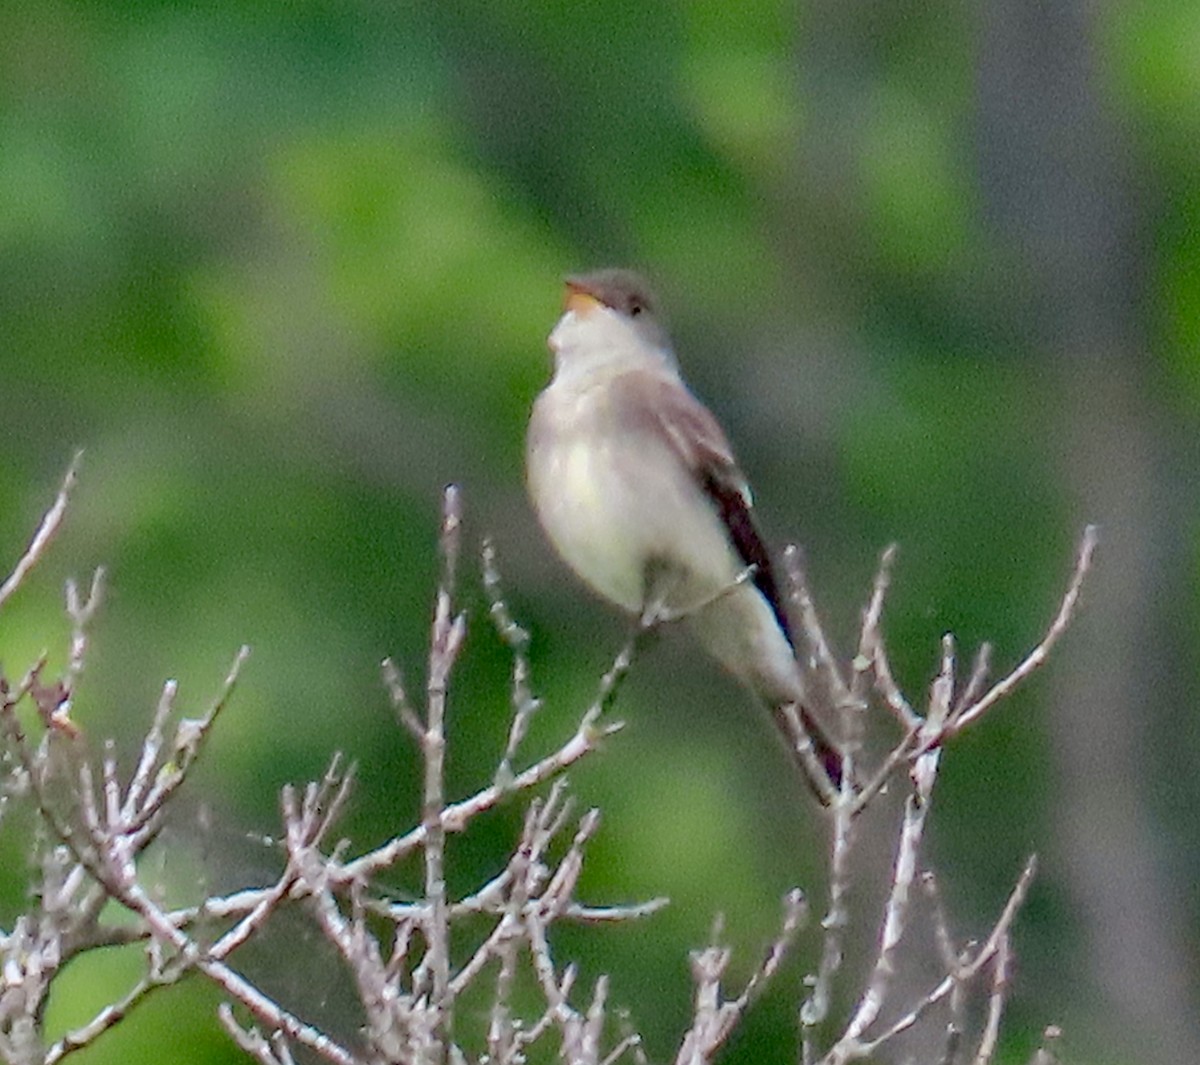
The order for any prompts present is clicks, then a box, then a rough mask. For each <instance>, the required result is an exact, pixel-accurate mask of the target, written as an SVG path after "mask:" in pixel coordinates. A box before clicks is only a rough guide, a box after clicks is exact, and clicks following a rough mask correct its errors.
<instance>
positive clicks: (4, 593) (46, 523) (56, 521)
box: [0, 451, 83, 609]
mask: <svg viewBox="0 0 1200 1065" xmlns="http://www.w3.org/2000/svg"><path fill="white" fill-rule="evenodd" d="M82 460H83V452H82V451H76V452H75V457H74V458H72V459H71V465H70V466H68V467H67V474H66V476H65V477H64V478H63V481H62V485H61V487H60V488H59V490H58V495H56V496H55V497H54V502H53V503H52V504H51V506H50V509H49V510H48V511H46V513H45V515H44V516H43V517H42V520H41V523H40V524H39V525H38V527H37V531H36V532H34V534H33V539H32V540H30V541H29V546H28V547H27V548H25V551H24V553H23V554H22V555H21V557H20V558H18V559H17V562H16V565H15V566H13V568H12V572H11V573H10V574H9V575H8V577H7V578H6V579H5V580H4V582H3V583H0V609H2V608H3V607H4V604H5V603H6V602H7V601H8V600H9V598H11V596H12V594H13V593H14V592H15V591H16V590H17V589H18V588H20V587H21V583H22V581H24V580H25V578H26V577H27V576H28V574H29V571H30V570H31V569H33V567H34V566H36V565H37V564H38V562H39V561H40V559H41V557H42V555H44V554H45V553H46V548H47V547H49V546H50V541H51V540H53V539H54V534H55V533H57V532H58V530H59V527H60V526H61V525H62V520H63V518H64V517H65V516H66V513H67V502H68V500H69V499H70V497H71V490H72V489H73V488H74V487H75V482H76V480H77V478H78V474H79V464H80V462H81V461H82Z"/></svg>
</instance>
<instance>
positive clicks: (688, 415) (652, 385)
mask: <svg viewBox="0 0 1200 1065" xmlns="http://www.w3.org/2000/svg"><path fill="white" fill-rule="evenodd" d="M614 387H616V388H618V389H619V390H620V392H621V395H620V400H619V404H618V407H619V409H620V410H622V411H623V412H625V415H626V416H627V417H629V418H631V419H632V420H634V421H636V422H639V423H640V424H641V426H642V427H643V428H644V427H645V426H646V424H647V423H654V424H655V425H656V427H657V428H658V429H659V430H660V432H661V434H662V435H663V436H664V437H665V438H666V439H667V440H669V441H670V443H671V445H672V447H673V448H674V449H675V451H676V453H677V454H678V455H679V458H680V460H681V461H682V462H683V464H684V465H685V466H686V467H687V468H688V469H689V470H691V471H692V473H693V474H694V475H695V478H696V483H697V484H698V485H699V486H700V488H701V489H702V490H703V492H704V494H705V495H707V496H708V498H709V499H710V500H711V501H712V504H713V506H714V507H715V508H716V511H717V513H718V515H720V518H721V521H722V522H723V523H724V524H725V526H726V528H727V529H728V530H729V536H730V539H731V541H732V542H733V546H734V548H735V549H736V551H737V553H738V556H739V557H740V558H741V560H742V561H743V562H744V563H745V564H746V565H747V566H753V567H754V575H753V577H752V578H751V580H752V581H753V582H754V586H755V587H756V588H757V589H758V590H759V592H760V593H761V594H762V597H763V598H764V599H765V600H766V601H767V604H768V605H769V606H770V607H771V612H772V613H773V614H774V615H775V618H776V620H777V621H778V622H779V627H780V628H781V629H782V630H783V634H784V635H785V636H786V637H787V639H788V642H789V643H791V644H792V646H793V647H794V646H795V642H794V641H793V639H792V628H791V623H790V622H789V621H788V616H787V612H786V611H785V610H784V608H783V599H782V597H781V596H780V594H779V585H778V584H777V583H776V581H775V573H774V570H773V569H772V566H771V556H770V554H769V553H768V551H767V547H766V545H765V544H764V543H763V539H762V537H761V536H760V535H759V532H758V527H757V526H756V525H755V524H754V515H753V513H752V511H751V508H752V502H751V496H750V489H749V486H748V485H747V484H746V479H745V477H744V476H743V475H742V471H741V470H740V469H738V465H737V461H736V460H735V459H734V457H733V450H732V449H731V448H730V446H729V441H728V440H727V439H726V437H725V434H724V433H723V432H722V431H721V427H720V425H718V424H717V420H716V418H714V417H713V416H712V414H711V413H710V412H709V410H708V408H707V407H705V406H704V404H702V403H701V402H700V401H699V400H698V399H696V397H695V396H693V395H692V394H691V392H689V391H688V390H687V387H686V386H684V385H682V384H681V382H679V381H678V379H675V378H667V377H663V376H662V375H660V374H654V373H647V372H634V373H627V374H622V376H621V378H620V379H619V381H617V382H614Z"/></svg>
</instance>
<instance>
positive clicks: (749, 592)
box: [526, 270, 842, 799]
mask: <svg viewBox="0 0 1200 1065" xmlns="http://www.w3.org/2000/svg"><path fill="white" fill-rule="evenodd" d="M566 286H567V293H566V300H565V305H564V313H563V315H562V317H561V318H560V319H559V321H558V324H557V325H555V327H554V329H553V331H552V332H551V333H550V337H549V345H550V349H551V351H552V352H553V353H554V376H553V379H552V380H551V382H550V384H549V385H548V386H547V387H546V388H545V389H544V390H543V391H542V393H541V394H540V395H539V396H538V398H537V400H536V402H535V403H534V406H533V414H532V416H531V418H530V422H529V433H528V438H527V441H526V476H527V481H528V488H529V494H530V498H531V499H532V501H533V507H534V510H535V511H536V513H537V517H538V520H539V521H540V523H541V525H542V528H543V529H544V530H545V532H546V535H547V536H548V538H549V540H550V542H551V543H552V544H553V545H554V547H555V549H556V550H557V551H558V553H559V554H560V555H561V556H562V558H563V559H564V560H565V561H566V563H567V565H569V566H570V567H571V569H573V570H574V571H575V573H576V574H577V575H578V576H579V577H581V578H582V579H583V580H584V582H585V583H587V584H588V585H589V586H590V587H591V588H592V590H593V591H595V592H596V593H598V594H599V595H600V596H602V597H603V598H604V599H607V600H608V601H609V602H611V603H614V604H616V605H617V606H619V607H621V608H623V609H624V610H626V611H628V612H629V613H630V614H633V615H635V616H639V617H642V618H644V619H645V618H654V617H661V616H664V615H665V616H668V617H683V618H684V619H685V620H686V623H687V625H688V626H689V627H690V628H691V629H692V630H693V631H694V633H695V634H696V636H697V638H698V639H699V641H700V643H701V644H702V645H703V646H704V647H705V648H706V649H707V650H708V651H709V653H711V654H712V656H713V657H714V658H716V659H717V661H718V662H720V663H721V665H723V666H724V667H725V668H726V669H728V670H729V671H730V672H731V673H732V674H734V675H735V676H736V677H738V678H739V679H741V680H742V681H743V682H744V683H745V684H746V685H747V686H748V687H749V688H750V689H751V690H753V691H754V692H755V693H756V694H757V695H758V696H759V697H760V698H761V699H762V700H763V701H764V702H765V703H766V704H767V705H768V707H769V708H770V709H771V710H772V712H773V714H774V716H775V719H776V722H777V723H778V725H779V726H780V729H781V731H782V732H783V734H784V738H785V741H786V742H787V743H788V746H789V748H790V749H791V750H792V752H793V754H794V755H796V757H797V758H798V760H799V761H800V763H801V766H802V768H804V769H805V771H806V773H807V774H808V777H809V783H810V785H811V786H813V788H814V790H815V791H817V793H818V795H820V796H821V797H823V798H825V799H828V798H829V797H830V795H831V793H832V788H833V787H836V786H837V785H838V783H839V782H840V780H841V776H842V760H841V755H840V754H839V752H838V749H837V747H836V746H835V745H834V744H833V743H832V741H831V740H830V739H829V737H828V736H827V735H826V733H825V730H824V729H823V728H822V727H821V726H820V724H819V723H818V722H817V721H816V719H815V718H814V717H813V715H812V713H811V711H810V710H809V709H808V708H807V707H806V705H805V702H804V685H803V679H802V673H801V669H800V666H799V664H798V662H797V660H796V653H795V648H794V646H793V642H792V633H791V626H790V623H789V620H788V617H787V613H786V612H785V610H784V608H783V602H782V599H781V596H780V592H779V587H778V585H777V584H776V581H775V577H774V574H773V572H772V568H771V559H770V556H769V555H768V553H767V550H766V547H765V546H764V545H763V541H762V538H761V537H760V536H759V534H758V530H757V529H756V527H755V524H754V519H753V516H752V513H751V507H752V503H751V496H750V489H749V487H748V486H747V484H746V480H745V477H744V476H743V475H742V472H741V470H740V469H738V465H737V462H736V461H735V460H734V457H733V452H732V450H731V449H730V446H729V442H728V441H727V440H726V438H725V434H724V433H723V432H722V431H721V427H720V426H719V425H718V424H717V421H716V419H715V418H714V417H713V416H712V414H711V413H710V412H709V410H708V409H707V408H706V407H705V406H704V405H703V404H702V403H701V402H700V401H699V400H698V399H697V398H696V397H695V396H694V395H692V393H691V391H690V390H689V389H688V387H687V385H686V384H685V383H684V381H683V378H682V377H681V376H680V372H679V365H678V362H677V361H676V358H675V354H674V351H673V350H672V346H671V341H670V338H669V337H668V336H667V333H666V330H665V329H664V327H663V325H662V323H661V321H660V319H659V317H658V314H657V304H656V301H655V298H654V296H653V295H652V293H651V292H650V290H649V289H648V287H647V285H646V283H645V282H644V281H643V280H642V278H641V277H640V276H638V275H637V274H635V273H633V272H631V271H628V270H599V271H596V272H594V273H589V274H583V275H580V276H574V277H569V278H568V279H567V282H566ZM798 723H799V724H801V725H802V726H803V728H802V729H800V728H798V727H797V725H798ZM806 737H807V741H809V742H810V743H811V747H809V746H808V743H806ZM814 754H815V758H814V757H813V756H814ZM822 770H823V772H822ZM814 773H818V774H820V775H821V776H823V777H824V779H823V780H821V779H815V780H814V779H813V774H814Z"/></svg>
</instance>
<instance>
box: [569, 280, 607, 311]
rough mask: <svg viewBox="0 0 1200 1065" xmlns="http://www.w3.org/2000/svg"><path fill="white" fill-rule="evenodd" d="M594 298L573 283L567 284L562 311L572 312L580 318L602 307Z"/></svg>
mask: <svg viewBox="0 0 1200 1065" xmlns="http://www.w3.org/2000/svg"><path fill="white" fill-rule="evenodd" d="M603 306H604V304H603V303H601V302H600V301H599V300H598V299H597V298H596V297H595V296H593V295H592V294H591V293H590V292H587V291H585V290H584V288H583V287H582V286H581V285H579V284H578V283H576V282H574V281H568V282H567V294H566V296H564V297H563V310H564V311H574V312H575V313H576V314H577V315H579V316H580V317H581V318H582V317H585V316H586V315H588V314H591V312H592V311H594V310H596V309H597V308H599V307H603Z"/></svg>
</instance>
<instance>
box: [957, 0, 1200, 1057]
mask: <svg viewBox="0 0 1200 1065" xmlns="http://www.w3.org/2000/svg"><path fill="white" fill-rule="evenodd" d="M1100 10H1101V9H1100V8H1098V7H1097V6H1096V5H1093V4H1084V3H1081V2H1079V0H1064V2H1062V3H1055V4H1046V3H1039V2H1034V0H992V2H991V3H989V4H987V5H986V6H985V7H984V8H983V9H982V18H981V24H980V32H979V36H978V49H979V52H978V59H979V62H978V64H977V69H978V72H979V73H978V79H979V80H978V112H977V116H978V130H977V136H978V142H977V146H978V159H979V173H980V186H981V188H982V190H983V194H984V203H985V210H986V211H987V212H988V213H989V214H990V221H991V222H992V224H993V225H994V228H995V232H996V236H997V238H998V242H999V243H1000V244H1001V246H1002V248H1003V246H1005V245H1007V248H1004V250H1011V251H1012V252H1014V253H1015V255H1014V260H1015V263H1016V266H1017V269H1019V270H1022V271H1024V272H1025V273H1026V275H1027V276H1028V277H1029V278H1030V279H1031V280H1032V282H1033V285H1034V286H1035V292H1036V293H1037V295H1036V296H1035V297H1034V302H1033V306H1032V307H1031V308H1028V309H1029V311H1030V320H1031V322H1030V324H1031V327H1032V328H1031V333H1032V335H1031V337H1030V340H1031V344H1032V345H1033V346H1034V347H1035V349H1036V350H1037V351H1038V352H1040V353H1041V354H1042V355H1043V357H1045V358H1048V359H1050V360H1052V364H1053V366H1052V373H1051V374H1050V375H1048V379H1049V380H1054V381H1055V382H1056V394H1057V397H1058V398H1059V400H1060V402H1059V403H1058V405H1057V407H1058V410H1059V412H1060V413H1059V419H1060V422H1059V425H1058V427H1057V430H1056V432H1055V441H1056V445H1057V447H1058V449H1059V454H1058V455H1057V456H1056V460H1057V463H1058V468H1059V471H1060V475H1061V477H1062V479H1063V483H1064V484H1065V486H1066V488H1067V492H1068V493H1069V497H1070V513H1071V516H1072V518H1073V519H1075V524H1076V525H1077V526H1078V525H1081V524H1082V523H1083V522H1084V521H1097V522H1099V523H1100V526H1101V546H1100V554H1099V556H1098V559H1099V562H1098V566H1097V570H1096V572H1095V573H1094V574H1093V578H1092V580H1091V581H1090V584H1089V587H1088V589H1087V591H1086V593H1085V594H1086V597H1087V598H1086V607H1085V610H1084V611H1083V616H1082V620H1081V624H1080V628H1079V630H1078V631H1077V632H1076V634H1075V636H1074V638H1073V639H1072V640H1071V642H1070V649H1069V651H1068V652H1067V653H1065V654H1063V655H1062V656H1061V657H1060V658H1059V659H1058V661H1057V663H1056V664H1055V668H1054V670H1053V671H1052V674H1051V680H1050V683H1051V684H1052V685H1053V687H1054V695H1053V698H1052V699H1051V700H1050V706H1051V713H1052V718H1051V721H1050V726H1049V727H1050V730H1051V735H1052V737H1053V743H1054V756H1055V759H1056V761H1057V769H1058V780H1059V781H1060V786H1061V791H1060V793H1059V795H1058V797H1057V801H1056V803H1055V808H1054V810H1055V814H1056V817H1057V819H1058V831H1057V833H1056V836H1057V839H1058V840H1059V841H1060V843H1061V847H1062V851H1061V853H1060V854H1058V855H1055V856H1052V858H1053V859H1054V861H1055V862H1056V863H1057V870H1056V872H1057V874H1058V875H1060V876H1062V877H1063V878H1064V879H1065V881H1066V887H1067V890H1068V892H1069V894H1070V896H1071V898H1072V899H1073V901H1074V904H1075V905H1074V909H1075V910H1076V911H1077V912H1078V913H1079V915H1080V918H1081V924H1082V926H1083V928H1084V935H1085V942H1086V949H1087V951H1088V953H1089V956H1088V958H1087V964H1086V969H1087V979H1086V980H1085V981H1083V982H1082V986H1080V985H1079V984H1078V983H1077V985H1076V986H1079V987H1080V992H1081V994H1080V998H1081V1000H1082V1001H1087V1000H1088V999H1089V998H1093V999H1094V998H1095V997H1096V996H1097V995H1099V996H1101V997H1102V1004H1103V1010H1102V1011H1099V1010H1098V1011H1097V1017H1106V1018H1107V1019H1108V1022H1109V1023H1110V1025H1111V1029H1110V1030H1109V1031H1107V1032H1105V1031H1101V1030H1100V1029H1098V1028H1097V1029H1095V1030H1093V1031H1092V1033H1091V1035H1093V1036H1095V1037H1096V1038H1097V1040H1100V1039H1105V1038H1106V1037H1108V1038H1109V1040H1110V1045H1111V1046H1113V1047H1114V1048H1119V1050H1117V1051H1115V1052H1114V1057H1119V1056H1120V1054H1121V1053H1124V1054H1129V1055H1132V1060H1138V1061H1143V1062H1163V1063H1168V1062H1170V1063H1177V1062H1181V1061H1200V1034H1198V1031H1197V1026H1196V1020H1195V1018H1196V1008H1195V1007H1196V1004H1197V1003H1196V999H1195V988H1194V987H1192V986H1190V982H1189V979H1188V977H1187V975H1186V974H1187V973H1188V972H1189V964H1188V962H1189V958H1188V957H1187V947H1186V943H1187V938H1188V937H1187V935H1186V931H1187V930H1186V923H1185V920H1184V918H1183V915H1182V913H1181V912H1180V910H1181V907H1180V905H1179V899H1180V892H1179V891H1177V890H1172V888H1171V885H1170V884H1169V883H1168V878H1167V875H1166V872H1165V869H1164V864H1165V863H1164V855H1163V853H1162V847H1161V840H1162V839H1163V837H1162V835H1161V834H1156V832H1155V825H1154V818H1153V815H1152V812H1151V810H1150V809H1149V808H1148V803H1147V800H1148V798H1149V797H1150V796H1151V795H1152V793H1153V790H1154V787H1153V786H1154V781H1155V780H1156V779H1158V778H1157V776H1156V774H1155V773H1154V772H1153V767H1154V765H1155V761H1156V760H1155V759H1154V758H1153V757H1151V755H1152V753H1153V751H1152V749H1151V745H1152V744H1153V743H1154V742H1155V737H1156V732H1158V730H1159V729H1160V728H1163V727H1165V721H1164V718H1165V715H1164V713H1163V707H1164V702H1165V700H1164V698H1163V696H1164V693H1165V692H1166V691H1167V690H1170V689H1171V688H1172V687H1173V686H1174V685H1173V684H1172V682H1171V679H1170V676H1171V673H1172V670H1173V669H1178V668H1179V666H1178V664H1177V663H1178V662H1179V658H1178V656H1173V655H1171V654H1170V651H1169V648H1168V638H1169V632H1168V620H1169V618H1170V616H1171V615H1170V611H1172V610H1173V609H1174V610H1182V609H1184V605H1183V603H1182V602H1181V601H1180V600H1181V597H1182V596H1183V595H1184V594H1185V593H1186V586H1185V582H1182V581H1180V580H1179V579H1178V578H1177V576H1176V575H1177V574H1178V573H1180V572H1181V568H1182V565H1183V560H1182V559H1181V558H1179V557H1178V556H1177V553H1176V551H1175V548H1176V541H1175V540H1174V539H1173V538H1174V537H1176V536H1178V533H1177V532H1176V533H1173V532H1172V530H1171V525H1170V524H1169V517H1170V515H1171V512H1172V509H1173V508H1172V507H1171V506H1170V505H1169V501H1170V496H1171V494H1172V493H1173V492H1176V493H1177V492H1179V491H1180V490H1181V489H1182V488H1183V486H1182V485H1181V484H1180V483H1179V482H1178V480H1177V475H1176V468H1177V467H1176V465H1175V464H1172V463H1170V462H1168V461H1166V456H1165V451H1166V441H1165V440H1164V439H1162V438H1161V435H1160V434H1161V431H1162V430H1161V426H1160V425H1159V424H1158V423H1155V422H1154V421H1153V420H1152V418H1151V404H1150V403H1149V402H1148V399H1149V392H1150V389H1151V387H1152V369H1153V366H1152V363H1151V362H1150V359H1149V358H1148V353H1147V351H1146V344H1145V339H1144V337H1143V334H1142V325H1141V320H1140V319H1141V314H1140V307H1139V301H1140V298H1141V296H1142V289H1141V281H1140V277H1141V273H1142V271H1141V266H1142V264H1141V263H1139V262H1138V261H1137V258H1136V255H1135V252H1134V249H1135V247H1137V246H1138V241H1137V240H1136V227H1137V226H1138V225H1139V223H1140V222H1141V219H1139V218H1138V217H1137V211H1136V209H1135V205H1134V203H1133V199H1132V195H1131V188H1132V187H1133V181H1132V179H1133V178H1134V176H1135V175H1133V174H1132V173H1130V172H1127V164H1128V158H1129V157H1128V155H1127V154H1126V153H1125V145H1124V144H1123V142H1122V138H1121V135H1120V131H1119V129H1118V127H1117V125H1116V124H1115V123H1114V121H1113V119H1112V116H1111V115H1110V114H1109V113H1108V110H1107V108H1106V101H1105V100H1104V98H1103V96H1102V93H1103V87H1104V81H1103V78H1102V70H1101V64H1100V62H1099V59H1098V56H1097V39H1098V34H1097V32H1096V31H1097V27H1096V24H1095V20H1096V16H1097V14H1098V13H1099V12H1100ZM1158 761H1160V762H1161V759H1159V760H1158ZM1072 975H1073V976H1075V975H1079V974H1075V973H1073V974H1072ZM1097 1045H1101V1044H1100V1043H1099V1042H1098V1043H1097Z"/></svg>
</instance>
